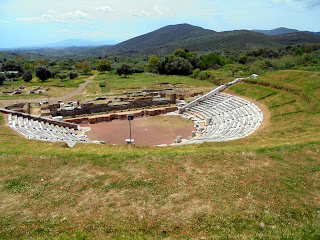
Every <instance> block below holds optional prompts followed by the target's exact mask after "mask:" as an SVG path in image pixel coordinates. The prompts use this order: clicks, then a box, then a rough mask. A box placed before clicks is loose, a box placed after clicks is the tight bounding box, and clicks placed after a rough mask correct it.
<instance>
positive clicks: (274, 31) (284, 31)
mask: <svg viewBox="0 0 320 240" xmlns="http://www.w3.org/2000/svg"><path fill="white" fill-rule="evenodd" d="M252 31H253V32H258V33H263V34H265V35H269V36H274V35H281V34H288V33H295V32H304V33H310V34H316V35H320V32H309V31H299V30H297V29H290V28H284V27H280V28H275V29H272V30H252Z"/></svg>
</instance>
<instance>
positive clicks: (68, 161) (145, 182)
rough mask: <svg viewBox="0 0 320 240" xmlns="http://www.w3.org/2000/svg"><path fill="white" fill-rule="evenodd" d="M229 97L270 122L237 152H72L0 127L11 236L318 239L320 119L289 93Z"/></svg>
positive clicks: (4, 229) (5, 221) (2, 234)
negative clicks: (245, 100) (250, 103)
mask: <svg viewBox="0 0 320 240" xmlns="http://www.w3.org/2000/svg"><path fill="white" fill-rule="evenodd" d="M274 74H278V76H280V75H281V74H282V72H278V73H274ZM283 74H284V73H283ZM285 74H288V73H285ZM289 74H293V75H295V74H294V72H293V73H291V72H289ZM310 74H313V72H310ZM102 76H104V75H102ZM102 76H100V78H101V80H102V79H103V77H102ZM107 77H108V75H107ZM133 77H136V78H138V77H141V78H143V76H140V75H137V76H133ZM267 77H268V78H269V80H270V81H271V80H272V79H271V78H270V77H269V75H267ZM306 77H307V78H308V77H309V75H306ZM100 78H98V80H99V79H100ZM110 78H112V76H111V77H110ZM170 78H171V81H173V79H174V77H168V79H170ZM261 78H263V79H264V78H266V76H261ZM116 80H119V79H117V78H116V77H114V81H116ZM129 80H130V79H123V81H124V82H125V81H129ZM131 80H132V79H131ZM289 80H290V79H289ZM289 80H288V83H287V82H285V81H283V82H282V84H289V82H290V81H289ZM315 80H317V78H315ZM107 81H109V80H107ZM120 81H122V79H120ZM144 81H145V82H147V83H148V84H150V85H149V86H153V85H154V84H155V82H154V81H156V80H151V79H144ZM157 81H158V80H157ZM188 81H189V82H188ZM192 81H195V80H193V79H190V80H187V79H186V80H185V84H186V85H187V84H189V85H188V86H192V85H191V84H193V83H192ZM112 82H113V80H110V84H111V83H112ZM292 82H295V81H294V80H292V81H291V83H292ZM112 84H114V83H112ZM122 84H124V83H122ZM137 84H138V83H137ZM139 84H141V83H139ZM139 84H138V86H139V87H140V85H139ZM305 84H314V82H313V81H312V82H309V83H305ZM111 86H112V85H111ZM195 87H196V86H195ZM308 88H310V89H311V87H310V86H309V87H308ZM110 89H113V88H112V87H111V88H110ZM120 89H121V85H120V86H118V88H117V90H120ZM229 91H233V92H235V93H237V94H239V95H242V96H244V97H250V98H252V99H254V100H255V101H256V103H257V104H259V105H261V106H266V107H267V108H268V109H269V110H268V111H269V113H270V116H269V118H268V122H267V123H265V125H264V126H263V128H262V129H261V130H260V131H258V132H256V133H254V134H253V135H251V136H249V137H247V138H244V139H239V140H236V141H232V142H221V143H205V144H201V145H189V146H179V147H163V148H160V147H145V146H112V145H85V144H77V145H76V146H75V147H74V148H71V149H70V148H68V147H66V144H65V143H47V142H38V141H34V140H27V139H24V138H22V137H20V136H18V135H17V134H15V133H13V132H12V131H11V130H10V129H9V128H8V127H7V126H5V125H4V119H0V121H1V125H0V203H1V208H0V238H1V239H29V238H34V239H164V238H167V239H199V238H204V239H319V238H320V230H319V229H320V222H319V216H320V215H319V214H320V205H319V191H320V178H319V174H320V127H319V126H320V114H319V113H318V112H315V111H314V110H313V109H312V108H311V107H310V105H309V104H308V102H306V101H305V100H304V99H302V98H300V97H299V96H297V95H294V94H291V93H289V92H285V91H281V90H275V89H273V88H268V87H265V86H260V85H256V84H253V85H250V84H247V83H240V84H237V85H235V86H233V87H231V88H230V89H229ZM311 94H312V93H311ZM265 117H266V116H265Z"/></svg>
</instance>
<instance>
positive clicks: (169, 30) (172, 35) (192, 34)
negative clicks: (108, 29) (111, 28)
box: [99, 24, 277, 55]
mask: <svg viewBox="0 0 320 240" xmlns="http://www.w3.org/2000/svg"><path fill="white" fill-rule="evenodd" d="M276 45H277V44H276V43H274V42H272V41H270V40H269V39H268V37H266V36H265V35H264V34H261V33H256V32H251V31H248V30H238V31H228V32H215V31H213V30H208V29H204V28H201V27H197V26H192V25H189V24H178V25H170V26H166V27H163V28H160V29H158V30H156V31H153V32H150V33H147V34H144V35H142V36H138V37H135V38H132V39H129V40H127V41H125V42H122V43H119V44H117V45H114V46H111V47H110V48H108V50H107V53H108V54H111V55H121V54H158V55H165V54H169V53H172V52H173V51H174V50H175V49H177V48H183V49H188V50H189V51H195V52H206V51H210V50H217V49H226V48H229V49H234V50H238V49H245V48H250V47H263V46H276ZM99 49H100V50H103V49H104V48H103V47H100V48H99Z"/></svg>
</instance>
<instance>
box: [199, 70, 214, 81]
mask: <svg viewBox="0 0 320 240" xmlns="http://www.w3.org/2000/svg"><path fill="white" fill-rule="evenodd" d="M198 79H199V80H213V79H214V74H213V72H212V71H202V72H200V74H199V75H198Z"/></svg>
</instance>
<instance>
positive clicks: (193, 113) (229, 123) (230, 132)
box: [180, 92, 263, 144]
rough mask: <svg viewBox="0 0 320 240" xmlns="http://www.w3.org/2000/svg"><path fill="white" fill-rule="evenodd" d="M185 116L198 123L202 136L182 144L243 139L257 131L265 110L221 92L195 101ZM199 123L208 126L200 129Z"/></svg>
mask: <svg viewBox="0 0 320 240" xmlns="http://www.w3.org/2000/svg"><path fill="white" fill-rule="evenodd" d="M195 103H196V104H195ZM181 116H182V117H184V118H187V119H190V120H193V121H195V126H196V128H197V133H198V134H197V135H196V136H195V137H194V138H192V139H190V140H183V141H182V142H181V143H180V144H190V143H203V142H220V141H230V140H235V139H239V138H243V137H246V136H248V135H250V134H251V133H253V132H254V131H255V130H257V129H258V128H259V126H260V124H261V123H262V121H263V114H262V111H261V110H260V109H259V108H258V107H257V106H256V105H255V104H253V103H250V102H249V101H247V100H244V99H242V98H239V97H236V96H232V95H229V94H225V93H221V92H215V93H214V94H211V95H210V96H209V97H206V98H205V99H204V100H203V101H201V100H195V101H194V103H193V104H190V105H189V106H188V107H187V108H185V109H184V111H183V113H182V114H181ZM206 119H207V120H206ZM208 119H209V120H210V121H208ZM205 120H206V121H205ZM198 122H206V123H207V124H206V126H205V128H204V129H203V125H204V124H202V126H200V124H198Z"/></svg>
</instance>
